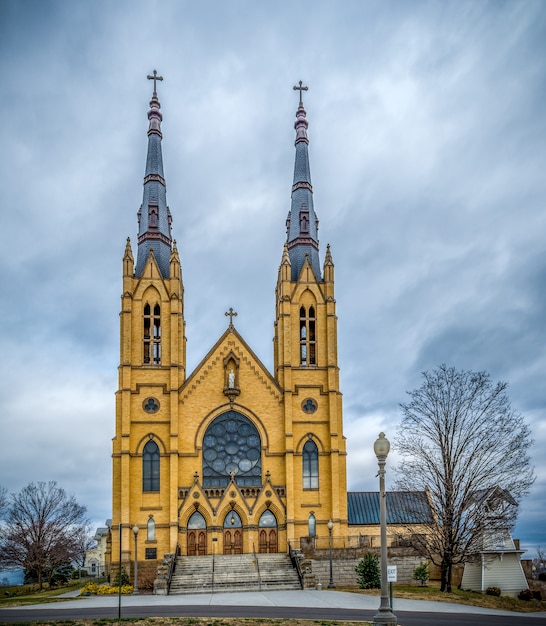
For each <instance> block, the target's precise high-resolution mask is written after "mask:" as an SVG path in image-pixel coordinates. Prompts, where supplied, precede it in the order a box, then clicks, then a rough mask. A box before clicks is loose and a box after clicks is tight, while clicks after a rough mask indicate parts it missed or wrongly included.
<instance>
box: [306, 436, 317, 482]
mask: <svg viewBox="0 0 546 626" xmlns="http://www.w3.org/2000/svg"><path fill="white" fill-rule="evenodd" d="M302 456H303V488H304V489H318V486H319V472H318V469H319V468H318V448H317V444H316V443H315V442H314V441H313V440H312V439H309V440H308V441H307V442H306V444H305V445H304V446H303V454H302Z"/></svg>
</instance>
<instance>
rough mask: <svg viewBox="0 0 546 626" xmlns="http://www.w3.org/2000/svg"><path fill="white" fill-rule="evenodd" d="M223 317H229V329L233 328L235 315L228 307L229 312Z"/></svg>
mask: <svg viewBox="0 0 546 626" xmlns="http://www.w3.org/2000/svg"><path fill="white" fill-rule="evenodd" d="M224 315H225V316H226V317H229V327H230V328H233V318H234V317H237V313H235V311H234V310H233V309H232V308H231V307H229V311H226V312H225V313H224Z"/></svg>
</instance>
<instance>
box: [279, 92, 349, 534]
mask: <svg viewBox="0 0 546 626" xmlns="http://www.w3.org/2000/svg"><path fill="white" fill-rule="evenodd" d="M294 89H295V90H297V91H299V94H300V96H299V105H298V109H297V112H296V122H295V124H294V128H295V130H296V140H295V149H296V155H295V164H294V179H293V184H292V200H291V207H290V211H289V213H288V218H287V220H286V231H287V239H286V243H285V245H284V250H283V254H282V259H281V264H280V267H279V272H278V279H277V287H276V291H275V295H276V315H275V335H274V375H275V378H276V380H277V381H278V383H279V386H280V387H281V389H282V393H283V398H284V418H285V424H284V428H285V433H286V476H287V491H288V492H289V493H293V494H297V497H295V498H288V501H287V525H288V536H295V537H298V536H300V537H301V536H304V535H307V534H308V533H307V532H306V530H308V531H309V535H311V536H312V534H313V531H314V528H316V532H317V534H322V535H324V534H326V535H327V534H328V531H327V530H326V525H327V524H328V521H329V520H330V519H331V520H332V521H333V522H334V529H335V530H334V533H335V534H337V535H340V534H342V535H346V534H347V479H346V447H345V437H344V436H343V418H342V398H341V392H340V389H339V367H338V360H337V316H336V302H335V299H334V263H333V260H332V255H331V252H330V246H327V247H326V254H325V260H324V264H323V266H322V272H321V267H320V261H319V240H318V218H317V215H316V213H315V209H314V204H313V187H312V184H311V171H310V166H309V139H308V136H307V129H308V122H307V119H306V117H307V113H306V111H305V108H304V106H303V98H302V94H303V92H304V91H307V87H305V86H303V84H302V82H301V81H300V82H299V86H295V87H294ZM289 483H291V484H289Z"/></svg>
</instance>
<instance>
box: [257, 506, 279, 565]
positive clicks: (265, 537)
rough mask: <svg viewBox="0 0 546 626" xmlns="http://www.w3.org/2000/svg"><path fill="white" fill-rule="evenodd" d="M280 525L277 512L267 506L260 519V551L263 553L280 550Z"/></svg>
mask: <svg viewBox="0 0 546 626" xmlns="http://www.w3.org/2000/svg"><path fill="white" fill-rule="evenodd" d="M278 527H279V524H278V521H277V518H276V517H275V514H274V513H273V511H271V510H270V509H269V508H267V509H266V510H265V511H264V512H263V513H262V514H261V515H260V519H259V520H258V551H259V552H260V553H261V554H263V553H276V552H278V540H279V531H278Z"/></svg>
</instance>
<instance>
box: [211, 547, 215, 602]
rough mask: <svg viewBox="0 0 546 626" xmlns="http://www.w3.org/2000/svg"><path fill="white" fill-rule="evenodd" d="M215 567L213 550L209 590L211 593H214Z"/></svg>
mask: <svg viewBox="0 0 546 626" xmlns="http://www.w3.org/2000/svg"><path fill="white" fill-rule="evenodd" d="M213 545H214V544H213ZM215 567H216V555H215V554H214V552H213V553H212V580H211V591H212V593H214V571H215Z"/></svg>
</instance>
